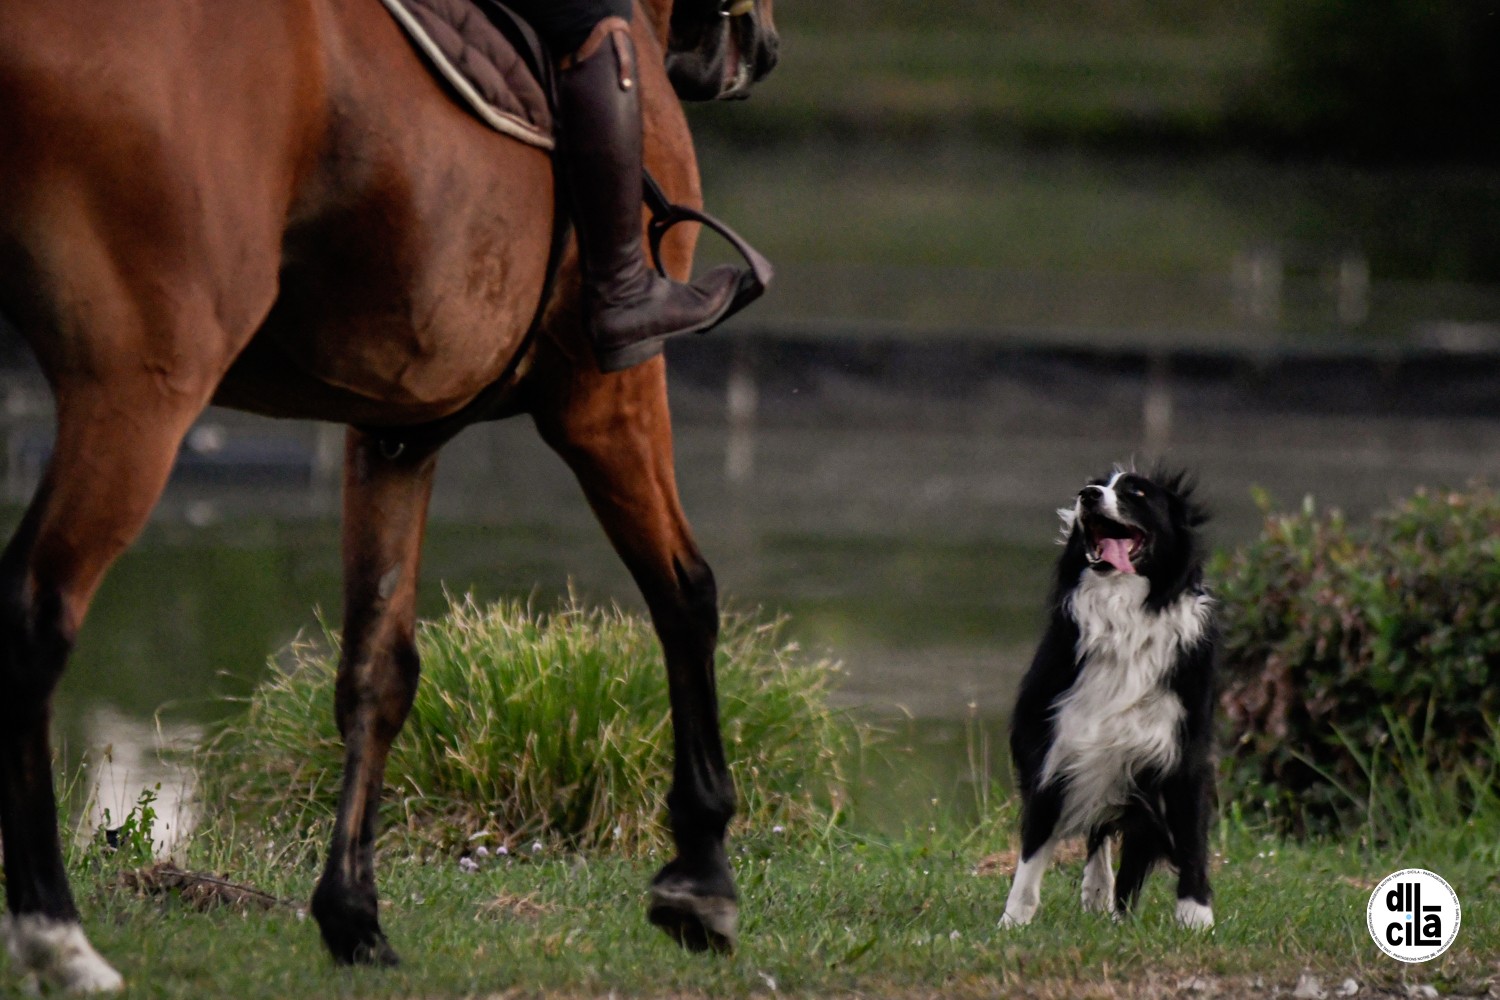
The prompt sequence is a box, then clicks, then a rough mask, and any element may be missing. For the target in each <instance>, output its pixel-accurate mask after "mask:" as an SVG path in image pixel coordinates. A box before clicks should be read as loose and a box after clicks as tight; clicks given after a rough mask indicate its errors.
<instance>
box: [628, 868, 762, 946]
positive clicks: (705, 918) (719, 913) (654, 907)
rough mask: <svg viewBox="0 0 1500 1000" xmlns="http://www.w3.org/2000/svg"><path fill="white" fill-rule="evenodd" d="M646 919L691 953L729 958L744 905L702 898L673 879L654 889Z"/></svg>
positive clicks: (723, 897)
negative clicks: (708, 952)
mask: <svg viewBox="0 0 1500 1000" xmlns="http://www.w3.org/2000/svg"><path fill="white" fill-rule="evenodd" d="M646 919H648V920H650V921H651V922H652V923H653V924H655V925H656V926H657V927H660V928H661V929H662V930H664V931H666V932H667V934H668V935H669V936H670V937H671V938H672V940H673V941H676V942H677V943H678V944H679V945H681V946H682V947H684V948H686V949H687V950H688V951H712V952H716V953H718V954H720V955H727V954H729V953H730V952H732V951H734V943H735V939H736V936H737V934H738V928H739V920H740V905H739V903H738V902H736V901H735V900H734V899H731V898H729V897H726V896H703V895H699V894H697V893H695V892H693V891H692V890H691V889H689V888H688V887H687V885H686V884H685V882H683V881H681V880H676V879H671V880H667V881H663V882H659V883H657V884H656V885H653V886H652V887H651V900H650V902H649V903H648V904H647V906H646Z"/></svg>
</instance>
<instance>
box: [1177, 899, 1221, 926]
mask: <svg viewBox="0 0 1500 1000" xmlns="http://www.w3.org/2000/svg"><path fill="white" fill-rule="evenodd" d="M1177 922H1178V923H1179V924H1181V925H1182V926H1184V927H1186V928H1187V929H1188V930H1193V931H1206V930H1211V929H1212V928H1213V925H1214V908H1213V907H1212V906H1209V905H1208V904H1206V903H1200V902H1198V901H1197V900H1196V899H1179V900H1178V901H1177Z"/></svg>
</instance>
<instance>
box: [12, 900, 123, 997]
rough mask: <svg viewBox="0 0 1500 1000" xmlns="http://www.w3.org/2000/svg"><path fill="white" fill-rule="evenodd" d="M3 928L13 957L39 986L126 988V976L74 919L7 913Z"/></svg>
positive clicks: (99, 990)
mask: <svg viewBox="0 0 1500 1000" xmlns="http://www.w3.org/2000/svg"><path fill="white" fill-rule="evenodd" d="M3 931H4V935H5V938H6V945H7V947H8V949H9V951H10V954H11V957H12V958H13V959H15V960H16V962H17V963H19V964H20V966H21V967H22V968H23V969H25V970H27V973H28V974H27V977H26V978H27V981H28V982H32V983H35V984H36V986H37V988H38V989H39V990H45V991H56V992H59V993H72V994H85V993H93V994H98V993H118V992H119V991H120V990H122V989H124V988H125V980H124V979H123V978H122V977H121V976H120V974H119V973H118V972H116V971H115V970H114V968H113V967H112V966H111V965H110V964H109V963H108V962H106V961H105V960H104V959H103V958H101V957H100V956H99V953H98V952H97V951H95V950H94V947H93V945H91V944H89V941H88V938H86V937H85V936H84V934H83V928H81V927H79V926H78V924H76V923H74V922H72V921H53V920H49V919H47V918H46V917H39V916H23V917H7V918H6V919H5V921H4V926H3Z"/></svg>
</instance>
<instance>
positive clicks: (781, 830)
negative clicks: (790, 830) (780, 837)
mask: <svg viewBox="0 0 1500 1000" xmlns="http://www.w3.org/2000/svg"><path fill="white" fill-rule="evenodd" d="M771 832H772V833H786V827H784V826H782V825H781V824H780V823H777V824H776V825H775V826H773V827H771Z"/></svg>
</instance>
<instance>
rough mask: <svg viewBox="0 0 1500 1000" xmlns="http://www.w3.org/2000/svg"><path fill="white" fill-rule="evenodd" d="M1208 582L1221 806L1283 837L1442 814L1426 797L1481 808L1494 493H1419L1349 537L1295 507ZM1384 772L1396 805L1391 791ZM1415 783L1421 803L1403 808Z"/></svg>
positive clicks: (1493, 615)
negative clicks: (1222, 759) (1251, 814)
mask: <svg viewBox="0 0 1500 1000" xmlns="http://www.w3.org/2000/svg"><path fill="white" fill-rule="evenodd" d="M1217 576H1218V578H1219V580H1220V581H1221V582H1220V590H1221V593H1222V597H1223V606H1224V628H1225V634H1224V642H1223V657H1224V664H1225V667H1226V675H1227V678H1228V681H1227V685H1226V689H1225V691H1224V693H1223V706H1224V709H1225V712H1224V715H1225V717H1226V720H1227V724H1228V727H1229V730H1230V741H1231V745H1230V749H1229V751H1228V754H1227V761H1226V771H1227V774H1228V782H1227V785H1226V787H1225V796H1226V799H1227V800H1228V801H1230V802H1231V803H1233V804H1235V805H1236V806H1237V807H1238V808H1245V807H1247V806H1251V805H1253V806H1254V807H1255V808H1260V809H1264V810H1265V811H1266V813H1267V814H1268V816H1269V817H1270V819H1271V820H1272V821H1273V822H1274V823H1275V824H1276V825H1278V826H1279V827H1280V828H1282V829H1283V830H1286V831H1289V832H1298V833H1306V832H1315V833H1321V832H1334V831H1339V830H1345V831H1347V830H1350V829H1352V828H1366V829H1368V828H1370V827H1372V826H1374V827H1376V828H1377V829H1376V832H1377V834H1381V833H1386V834H1389V833H1391V832H1392V830H1391V826H1392V824H1393V823H1399V820H1400V817H1401V816H1402V815H1413V814H1415V813H1420V812H1422V811H1423V810H1426V811H1429V812H1430V811H1434V810H1435V809H1436V810H1438V811H1441V809H1440V808H1439V807H1438V806H1436V805H1435V803H1438V802H1439V801H1441V802H1447V803H1448V805H1447V806H1446V807H1442V808H1447V809H1450V810H1472V809H1474V808H1476V807H1478V806H1481V805H1484V804H1486V803H1489V804H1492V803H1493V797H1492V796H1491V795H1489V793H1488V791H1487V789H1488V788H1490V787H1491V785H1490V782H1492V781H1493V780H1494V779H1495V778H1497V777H1500V774H1496V773H1495V772H1496V771H1497V765H1500V742H1497V735H1496V731H1495V728H1494V722H1495V720H1496V719H1500V496H1497V494H1496V493H1495V492H1494V491H1493V490H1490V489H1487V488H1475V489H1473V490H1471V491H1469V492H1465V493H1437V492H1427V491H1423V492H1419V493H1417V494H1416V495H1415V496H1414V497H1412V498H1411V499H1409V500H1406V501H1405V502H1403V503H1400V504H1398V505H1397V506H1396V507H1395V508H1394V509H1393V510H1390V511H1388V512H1385V513H1382V514H1379V515H1377V516H1376V517H1375V519H1374V520H1373V523H1372V524H1370V525H1369V526H1368V527H1366V528H1362V529H1360V528H1354V527H1351V526H1350V525H1349V524H1348V523H1347V522H1346V521H1345V520H1344V518H1343V517H1342V516H1340V515H1339V514H1338V513H1337V512H1331V513H1328V514H1319V513H1318V512H1317V511H1316V510H1315V509H1314V508H1313V506H1312V504H1311V502H1310V501H1309V502H1308V503H1307V504H1306V505H1305V506H1304V508H1303V510H1302V512H1301V513H1299V514H1292V515H1276V516H1270V517H1268V518H1267V520H1266V524H1265V529H1264V532H1263V534H1262V537H1261V538H1260V539H1259V540H1258V541H1256V542H1254V543H1252V544H1250V545H1248V546H1246V547H1244V548H1242V549H1240V550H1239V551H1237V552H1235V553H1234V554H1232V555H1231V556H1230V557H1228V558H1227V559H1226V560H1224V562H1223V565H1221V566H1220V567H1219V572H1218V573H1217ZM1393 778H1394V779H1395V781H1396V782H1397V783H1398V784H1399V786H1400V787H1401V788H1402V789H1405V790H1406V793H1407V794H1406V795H1405V797H1404V799H1403V796H1401V795H1397V796H1395V797H1394V798H1393V797H1391V795H1390V791H1391V783H1392V779H1393ZM1418 791H1420V792H1421V796H1420V797H1422V798H1423V799H1425V800H1426V801H1421V802H1418V801H1414V800H1413V797H1414V796H1415V795H1416V793H1417V792H1418ZM1486 807H1488V806H1486ZM1377 813H1379V815H1378V816H1377V815H1376V814H1377ZM1449 818H1450V819H1453V820H1456V819H1457V818H1458V817H1456V816H1455V817H1449ZM1382 828H1383V829H1382ZM1398 832H1399V831H1398Z"/></svg>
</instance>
